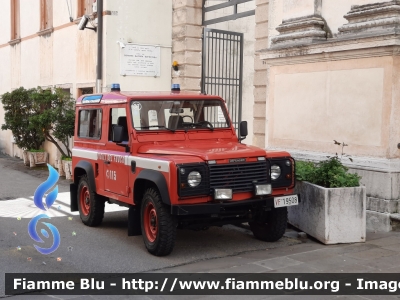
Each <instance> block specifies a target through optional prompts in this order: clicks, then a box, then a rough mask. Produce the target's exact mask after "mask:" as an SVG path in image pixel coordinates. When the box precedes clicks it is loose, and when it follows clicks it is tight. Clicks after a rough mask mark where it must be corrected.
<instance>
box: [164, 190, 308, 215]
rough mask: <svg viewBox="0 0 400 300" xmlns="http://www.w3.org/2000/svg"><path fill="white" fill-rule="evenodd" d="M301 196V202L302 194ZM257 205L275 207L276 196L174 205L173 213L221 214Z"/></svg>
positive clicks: (172, 207)
mask: <svg viewBox="0 0 400 300" xmlns="http://www.w3.org/2000/svg"><path fill="white" fill-rule="evenodd" d="M297 196H298V197H299V203H300V195H297ZM255 206H261V207H264V208H267V209H268V208H273V207H274V197H269V198H263V199H250V200H242V201H226V202H213V203H202V204H186V205H172V206H171V215H176V216H188V215H219V214H221V213H225V212H228V211H230V210H247V209H250V208H252V207H255Z"/></svg>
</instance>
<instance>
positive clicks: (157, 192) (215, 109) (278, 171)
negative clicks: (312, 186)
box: [71, 85, 299, 256]
mask: <svg viewBox="0 0 400 300" xmlns="http://www.w3.org/2000/svg"><path fill="white" fill-rule="evenodd" d="M75 125H76V126H75V128H76V129H75V136H74V147H73V157H72V168H73V183H72V184H71V210H72V211H77V210H79V214H80V217H81V219H82V222H83V223H84V224H85V225H88V226H97V225H100V223H101V222H102V219H103V216H104V204H105V202H106V201H108V202H110V203H116V204H119V205H123V206H127V207H129V210H128V216H129V217H128V234H129V235H140V234H141V235H142V236H143V240H144V244H145V246H146V248H147V250H148V251H149V252H150V253H152V254H154V255H158V256H162V255H168V254H169V253H171V251H172V249H173V247H174V243H175V237H176V230H177V228H178V227H179V228H190V229H195V230H196V229H205V228H208V227H209V226H213V225H214V226H222V225H224V224H239V223H245V222H248V223H249V225H250V228H251V230H252V232H253V233H254V236H255V237H256V238H258V239H260V240H263V241H269V242H271V241H277V240H278V239H280V238H281V237H282V235H283V234H284V232H285V228H286V221H287V208H286V206H290V205H297V204H298V201H299V199H298V195H294V194H293V188H294V184H295V178H294V163H295V162H294V160H293V158H292V157H290V155H289V154H288V153H286V152H266V151H265V150H263V149H260V148H257V147H253V146H248V145H245V144H242V143H241V142H240V141H241V140H243V139H244V137H245V136H246V135H247V123H246V122H241V124H240V137H239V138H238V137H237V136H236V132H235V128H234V126H233V124H232V121H231V119H230V118H229V115H228V112H227V107H226V104H225V101H224V100H223V99H221V98H220V97H218V96H210V95H203V94H199V93H186V92H176V91H172V92H146V93H144V92H121V91H120V90H119V85H115V86H114V88H113V89H112V91H111V92H110V93H104V94H98V95H84V96H82V97H80V98H79V99H78V100H77V103H76V123H75Z"/></svg>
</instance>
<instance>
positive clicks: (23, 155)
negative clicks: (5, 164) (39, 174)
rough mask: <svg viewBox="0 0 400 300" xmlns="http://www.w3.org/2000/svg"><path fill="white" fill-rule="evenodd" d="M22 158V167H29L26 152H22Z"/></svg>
mask: <svg viewBox="0 0 400 300" xmlns="http://www.w3.org/2000/svg"><path fill="white" fill-rule="evenodd" d="M22 158H23V159H24V165H25V166H29V165H30V163H29V154H28V151H25V150H24V151H23V152H22Z"/></svg>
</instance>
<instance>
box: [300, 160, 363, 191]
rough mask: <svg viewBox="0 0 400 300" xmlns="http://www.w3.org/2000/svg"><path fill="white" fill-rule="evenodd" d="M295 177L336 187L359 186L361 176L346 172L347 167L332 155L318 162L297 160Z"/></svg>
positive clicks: (327, 186) (324, 185)
mask: <svg viewBox="0 0 400 300" xmlns="http://www.w3.org/2000/svg"><path fill="white" fill-rule="evenodd" d="M296 179H297V180H304V181H308V182H310V183H313V184H316V185H320V186H323V187H326V188H337V187H355V186H360V179H361V176H359V175H358V174H352V173H348V168H347V167H345V166H344V165H343V164H342V162H341V161H340V159H339V158H338V157H337V156H334V157H331V158H330V159H328V160H325V161H322V162H320V163H318V164H315V163H312V162H303V161H297V162H296Z"/></svg>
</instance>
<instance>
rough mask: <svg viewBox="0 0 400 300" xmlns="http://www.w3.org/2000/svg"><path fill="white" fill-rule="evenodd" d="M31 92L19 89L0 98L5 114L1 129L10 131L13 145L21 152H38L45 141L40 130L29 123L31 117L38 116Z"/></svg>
mask: <svg viewBox="0 0 400 300" xmlns="http://www.w3.org/2000/svg"><path fill="white" fill-rule="evenodd" d="M32 92H33V90H32V89H30V90H26V89H24V88H23V87H20V88H19V89H16V90H14V91H12V92H11V93H5V94H3V95H2V96H1V102H2V104H3V108H4V112H5V114H4V124H2V125H1V129H2V130H11V132H12V134H13V136H14V139H15V144H16V145H17V146H18V147H19V148H21V149H23V150H30V149H33V150H38V149H39V148H40V147H41V146H42V144H43V142H44V140H45V136H44V133H43V131H42V130H41V128H40V127H36V126H35V124H33V123H32V122H31V118H32V116H35V115H38V114H40V112H39V111H37V110H35V106H34V103H33V100H32V98H31V95H32Z"/></svg>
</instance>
